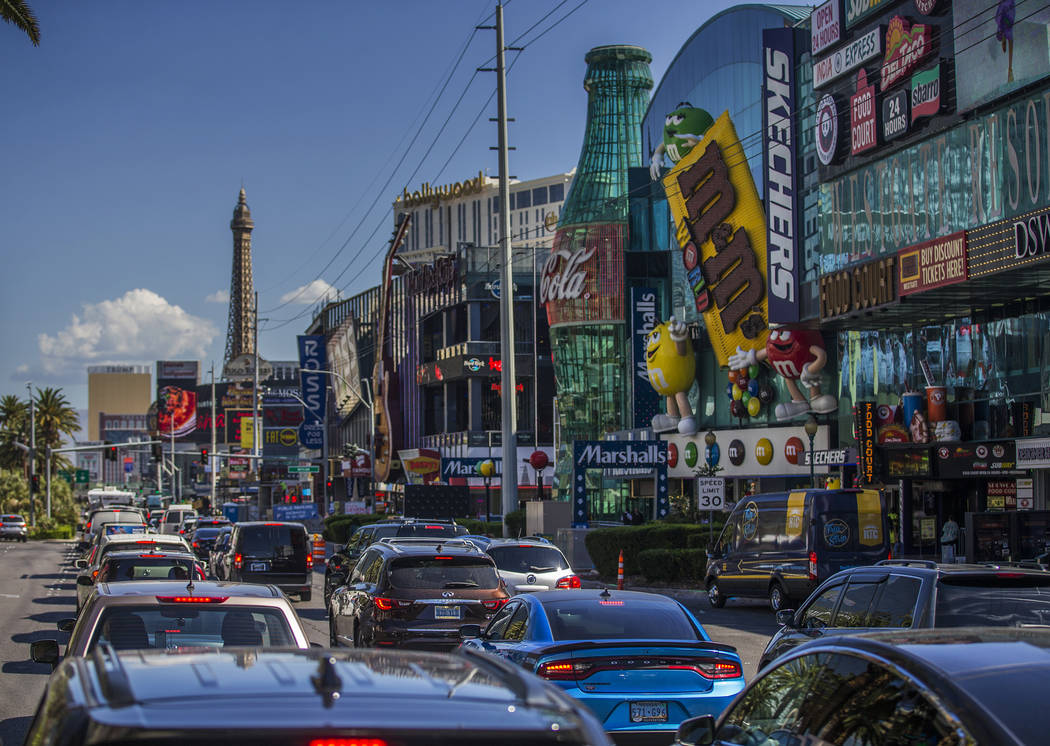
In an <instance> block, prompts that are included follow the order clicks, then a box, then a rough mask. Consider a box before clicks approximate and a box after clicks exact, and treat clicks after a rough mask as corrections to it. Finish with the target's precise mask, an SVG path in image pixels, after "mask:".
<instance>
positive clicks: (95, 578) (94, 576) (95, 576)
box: [91, 570, 98, 580]
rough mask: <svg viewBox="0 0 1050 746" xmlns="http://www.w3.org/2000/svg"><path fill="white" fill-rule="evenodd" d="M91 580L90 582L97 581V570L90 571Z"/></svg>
mask: <svg viewBox="0 0 1050 746" xmlns="http://www.w3.org/2000/svg"><path fill="white" fill-rule="evenodd" d="M91 579H92V580H98V570H92V571H91Z"/></svg>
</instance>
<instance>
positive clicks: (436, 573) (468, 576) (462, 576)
mask: <svg viewBox="0 0 1050 746" xmlns="http://www.w3.org/2000/svg"><path fill="white" fill-rule="evenodd" d="M390 585H391V586H392V587H394V588H401V589H405V590H411V589H422V588H464V589H470V590H473V589H477V588H482V589H493V588H499V576H498V575H497V574H496V568H495V567H493V566H492V564H491V562H486V561H484V560H481V559H479V558H477V557H452V558H451V559H438V558H436V557H411V558H408V557H406V558H405V559H397V560H394V561H393V562H391V563H390Z"/></svg>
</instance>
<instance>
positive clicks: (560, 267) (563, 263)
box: [540, 246, 597, 303]
mask: <svg viewBox="0 0 1050 746" xmlns="http://www.w3.org/2000/svg"><path fill="white" fill-rule="evenodd" d="M595 251H597V249H596V247H593V246H590V247H583V248H580V249H577V250H576V251H572V252H570V251H567V250H565V249H563V248H559V249H556V250H554V251H552V252H551V253H550V256H548V257H547V261H545V262H544V263H543V278H542V279H541V280H540V303H546V302H547V301H550V300H574V299H576V298H579V297H580V296H581V295H583V291H584V289H585V288H586V287H587V273H588V271H589V269H590V267H588V265H587V263H588V262H589V261H590V260H591V258H592V257H593V256H594V253H595Z"/></svg>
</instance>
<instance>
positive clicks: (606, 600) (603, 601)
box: [598, 598, 623, 606]
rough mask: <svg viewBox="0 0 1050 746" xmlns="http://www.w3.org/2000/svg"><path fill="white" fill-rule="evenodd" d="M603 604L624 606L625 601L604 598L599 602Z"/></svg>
mask: <svg viewBox="0 0 1050 746" xmlns="http://www.w3.org/2000/svg"><path fill="white" fill-rule="evenodd" d="M598 603H599V604H601V605H602V606H623V601H610V600H608V599H604V598H603V599H602V600H601V601H599V602H598Z"/></svg>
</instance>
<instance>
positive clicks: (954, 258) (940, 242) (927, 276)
mask: <svg viewBox="0 0 1050 746" xmlns="http://www.w3.org/2000/svg"><path fill="white" fill-rule="evenodd" d="M897 270H898V276H899V283H898V289H897V291H898V292H899V293H900V294H901V295H902V296H904V295H911V294H912V293H921V292H924V291H926V290H932V289H933V288H939V287H944V286H946V285H954V284H955V283H957V282H962V281H964V280H965V279H966V232H965V231H959V232H958V233H953V234H951V235H950V236H945V237H944V238H938V239H934V240H933V241H927V242H926V243H921V244H919V245H918V246H909V247H908V248H906V249H902V250H901V252H900V253H899V254H898V255H897Z"/></svg>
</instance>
